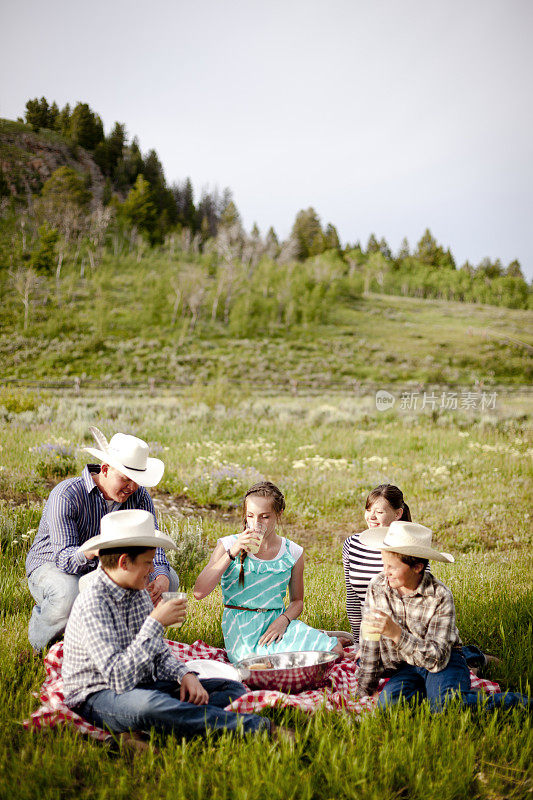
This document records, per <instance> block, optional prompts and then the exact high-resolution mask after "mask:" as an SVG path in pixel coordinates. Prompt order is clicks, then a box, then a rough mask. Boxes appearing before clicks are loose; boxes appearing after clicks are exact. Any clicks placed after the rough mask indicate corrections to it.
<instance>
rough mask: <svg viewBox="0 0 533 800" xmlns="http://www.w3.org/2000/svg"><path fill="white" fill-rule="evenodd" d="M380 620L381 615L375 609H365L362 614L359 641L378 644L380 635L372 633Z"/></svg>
mask: <svg viewBox="0 0 533 800" xmlns="http://www.w3.org/2000/svg"><path fill="white" fill-rule="evenodd" d="M380 620H381V615H380V613H379V611H377V610H376V609H367V610H366V611H365V612H364V613H363V619H362V622H361V639H365V640H366V641H367V642H379V640H380V637H381V634H380V633H376V632H374V630H373V628H374V627H375V624H376V622H378V621H380Z"/></svg>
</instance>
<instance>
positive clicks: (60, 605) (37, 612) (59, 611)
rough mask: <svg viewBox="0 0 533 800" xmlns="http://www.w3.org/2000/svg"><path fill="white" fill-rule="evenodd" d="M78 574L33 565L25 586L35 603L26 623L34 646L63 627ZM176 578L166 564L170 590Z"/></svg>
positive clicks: (174, 588) (175, 587)
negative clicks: (35, 567) (34, 567)
mask: <svg viewBox="0 0 533 800" xmlns="http://www.w3.org/2000/svg"><path fill="white" fill-rule="evenodd" d="M80 577H81V575H67V573H66V572H61V570H60V569H58V568H57V567H56V566H55V564H52V563H45V564H41V566H40V567H37V569H35V570H34V571H33V572H32V573H31V575H30V576H29V578H28V588H29V590H30V592H31V595H32V597H33V599H34V600H35V603H36V605H35V606H34V608H33V611H32V614H31V617H30V622H29V625H28V639H29V640H30V644H31V646H32V647H34V648H35V649H36V650H42V649H43V648H44V647H46V645H47V644H49V643H50V642H51V641H52V640H53V639H55V637H56V636H58V635H59V634H61V633H63V631H64V630H65V627H66V624H67V620H68V618H69V615H70V611H71V609H72V606H73V604H74V600H75V599H76V597H77V596H78V583H79V580H80ZM179 584H180V582H179V578H178V576H177V575H176V573H175V571H174V570H173V569H172V567H170V586H169V590H170V591H171V592H177V590H178V588H179Z"/></svg>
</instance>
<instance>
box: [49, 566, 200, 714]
mask: <svg viewBox="0 0 533 800" xmlns="http://www.w3.org/2000/svg"><path fill="white" fill-rule="evenodd" d="M153 610H154V607H153V605H152V601H151V599H150V595H149V594H148V592H147V591H146V590H145V589H142V590H140V591H139V590H136V589H124V588H122V587H121V586H119V585H118V584H116V583H115V582H114V581H113V580H111V578H110V577H109V576H108V575H107V573H106V572H105V571H104V570H98V577H97V579H95V581H94V583H92V584H91V585H90V587H89V588H88V589H87V590H86V591H85V592H82V594H80V595H78V597H77V598H76V600H75V601H74V605H73V607H72V611H71V614H70V617H69V620H68V622H67V627H66V630H65V640H64V645H63V667H62V677H63V685H64V691H65V703H66V704H67V706H69V707H70V708H74V707H75V706H78V705H79V704H80V703H82V702H83V701H84V700H86V699H87V697H89V695H91V694H93V693H94V692H100V691H102V690H103V689H112V690H113V691H114V692H116V693H117V694H122V693H123V692H128V691H131V690H132V689H134V688H135V687H136V686H137V685H138V684H140V683H147V682H150V681H155V680H167V681H176V685H177V684H179V683H181V679H182V678H183V676H184V675H185V674H186V673H187V672H190V670H189V669H188V668H187V667H186V665H185V664H183V663H182V662H181V661H178V660H177V659H176V658H175V657H174V656H173V655H172V653H171V652H170V649H169V647H168V645H167V644H166V643H165V642H164V640H163V632H164V628H163V626H162V625H161V623H160V622H158V621H157V620H156V619H154V618H153V617H151V616H150V613H151V612H152V611H153Z"/></svg>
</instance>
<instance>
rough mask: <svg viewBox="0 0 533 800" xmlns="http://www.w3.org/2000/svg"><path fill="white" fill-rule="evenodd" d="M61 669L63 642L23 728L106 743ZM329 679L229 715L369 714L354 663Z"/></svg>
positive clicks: (193, 654)
mask: <svg viewBox="0 0 533 800" xmlns="http://www.w3.org/2000/svg"><path fill="white" fill-rule="evenodd" d="M167 644H168V646H169V647H170V649H171V651H172V653H173V654H174V655H175V656H176V658H178V659H179V660H180V661H192V660H193V659H196V658H209V659H213V660H215V661H222V662H224V663H229V660H228V657H227V655H226V651H225V650H222V649H220V648H217V647H211V646H210V645H208V644H205V642H202V641H196V642H194V644H182V643H181V642H172V641H168V640H167ZM345 649H346V650H347V652H348V653H349V652H350V651H353V650H354V648H345ZM62 664H63V642H58V643H57V644H55V645H54V646H53V647H51V648H50V650H49V651H48V655H47V656H46V658H45V660H44V665H45V669H46V680H45V682H44V683H43V685H42V686H41V691H40V693H39V694H36V695H35V696H36V697H39V698H40V700H41V706H40V707H39V708H38V709H37V711H34V712H33V714H32V715H31V717H30V718H29V719H26V720H24V722H23V725H24V727H25V728H27V729H30V728H36V729H39V730H40V729H42V728H46V727H55V726H57V725H64V724H67V725H73V726H74V727H76V728H77V729H78V730H79V731H80V732H81V733H85V734H87V735H89V736H92V737H93V738H95V739H100V740H104V739H107V738H108V737H109V734H108V733H106V732H105V731H103V730H101V729H100V728H95V727H94V726H93V725H90V724H89V723H88V722H86V721H85V720H84V719H82V718H81V717H80V716H78V714H76V713H75V712H74V711H72V710H71V709H70V708H68V707H67V706H66V705H65V702H64V694H63V680H62V677H61V667H62ZM330 679H331V682H330V684H329V685H328V686H326V687H324V688H322V689H313V690H310V691H305V692H300V693H298V694H286V693H284V692H279V691H274V690H268V689H261V690H258V691H251V690H250V691H248V692H246V694H243V695H242V696H241V697H239V698H238V699H237V700H235V701H234V702H233V703H231V705H229V706H228V709H231V710H232V711H239V712H241V713H250V712H258V711H261V709H263V708H267V707H272V706H277V707H278V708H298V709H300V710H301V711H308V712H313V711H318V710H319V709H326V710H328V711H336V710H339V711H341V710H342V711H349V712H350V713H352V714H356V715H360V714H363V713H364V712H366V711H370V710H371V709H372V708H374V706H375V704H376V698H375V697H364V698H361V697H359V696H358V688H357V666H356V664H355V661H352V660H348V659H344V660H343V661H339V662H338V663H336V664H335V665H334V667H333V669H332V670H331V672H330ZM470 680H471V686H472V689H479V690H483V691H485V692H489V693H492V692H498V691H499V690H500V687H499V686H498V684H497V683H493V682H492V681H488V680H485V679H482V678H478V677H477V676H476V675H474V674H473V673H470ZM384 684H385V681H382V682H381V683H380V686H379V688H380V689H381V687H382V686H383V685H384Z"/></svg>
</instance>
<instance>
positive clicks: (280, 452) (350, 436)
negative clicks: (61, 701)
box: [0, 373, 533, 800]
mask: <svg viewBox="0 0 533 800" xmlns="http://www.w3.org/2000/svg"><path fill="white" fill-rule="evenodd" d="M262 374H264V373H262ZM389 388H390V389H391V392H396V393H397V394H399V393H398V388H397V387H395V386H394V385H390V386H389ZM529 402H530V398H529V395H528V394H527V391H526V390H522V391H520V392H518V391H516V390H514V391H509V390H507V391H504V390H503V389H498V392H497V402H496V406H495V408H488V409H485V410H484V411H481V410H480V409H479V407H478V408H477V409H472V410H467V409H461V408H459V409H457V410H453V409H440V410H435V409H432V408H430V407H426V408H425V409H423V410H422V409H420V408H418V409H410V410H402V409H401V408H400V407H399V406H400V402H399V399H398V401H397V403H396V404H395V407H394V408H393V409H392V410H390V411H386V412H379V411H377V410H376V405H375V393H374V390H372V391H371V390H368V391H367V392H360V393H358V394H355V393H353V394H352V393H350V394H348V393H344V394H339V393H338V392H337V393H331V394H329V395H328V394H322V395H321V396H320V397H315V396H309V395H307V396H306V395H302V394H296V395H294V394H289V395H282V394H280V393H277V394H276V393H275V392H273V391H271V392H263V391H261V389H260V387H259V389H258V388H257V387H254V388H253V389H252V388H251V387H249V388H248V389H247V391H245V392H243V393H242V394H241V393H238V392H237V393H235V392H232V391H230V390H229V389H228V386H224V385H223V384H219V385H218V386H217V384H216V382H215V383H214V384H213V385H212V386H211V387H208V388H206V390H205V391H203V392H200V389H199V388H198V386H196V387H195V386H192V387H191V388H190V389H189V390H187V391H183V392H182V393H181V395H179V396H176V395H175V394H172V393H170V392H168V393H166V394H165V393H155V394H154V396H152V397H148V398H147V397H146V396H145V395H140V394H137V393H135V392H133V391H130V392H129V393H126V394H123V395H121V396H120V397H119V396H118V395H117V394H113V393H106V392H105V391H103V390H101V391H98V392H96V391H95V392H89V393H85V392H84V391H83V387H82V392H81V394H79V395H72V394H68V393H61V392H57V391H55V392H52V391H50V390H40V391H37V390H36V391H29V390H26V391H23V390H20V389H9V390H4V392H3V394H2V396H1V397H0V415H1V418H2V426H1V428H0V447H1V449H0V467H1V468H0V497H1V500H0V538H1V546H2V553H1V561H0V597H1V601H2V606H1V607H2V612H1V614H2V616H1V620H0V624H1V626H2V637H1V644H0V648H1V649H0V666H1V670H2V676H3V690H2V695H1V700H0V703H1V711H0V720H1V727H2V733H1V741H0V797H2V798H4V797H6V798H7V797H16V798H26V797H28V798H30V797H31V798H34V797H36V796H38V797H42V798H54V799H55V798H70V797H72V798H74V797H81V798H83V797H91V798H92V797H101V798H105V797H114V798H115V797H116V798H122V797H124V798H143V799H144V798H148V797H153V796H158V797H161V798H172V799H173V800H176V798H184V799H185V798H186V800H191V798H204V797H209V798H239V799H240V798H242V800H245V799H247V798H263V797H264V798H267V797H268V798H278V797H279V798H317V800H318V798H320V800H322V798H338V797H343V798H344V797H346V798H376V799H377V798H380V800H384V798H387V800H388V798H521V797H527V796H530V795H531V793H532V792H533V770H532V766H531V765H532V761H533V759H532V755H533V752H532V751H533V748H532V745H533V729H532V726H531V720H530V718H529V717H528V716H526V715H525V714H523V713H519V712H513V713H508V714H502V713H497V714H492V715H485V714H481V715H479V716H475V715H472V714H471V713H470V712H463V711H461V710H460V709H459V708H453V709H451V710H450V711H449V712H447V713H446V714H443V715H441V716H439V717H435V718H430V717H429V715H428V712H427V709H426V708H424V707H422V708H420V709H418V710H416V711H411V710H409V709H405V708H400V709H396V710H394V711H393V712H392V713H390V714H384V715H369V716H367V717H365V718H364V719H362V720H360V721H358V720H356V719H354V718H352V717H350V716H349V715H344V714H331V713H330V714H328V713H319V714H317V715H314V716H313V717H307V716H303V715H301V714H295V713H294V712H293V713H282V712H276V711H273V712H266V713H268V714H269V715H270V716H271V717H272V718H273V719H275V720H277V721H281V722H286V723H287V724H289V725H291V726H293V727H294V728H295V729H296V731H297V740H296V744H295V747H294V749H293V750H291V749H290V748H289V747H288V746H287V745H284V744H277V745H272V744H270V743H269V742H268V741H266V740H265V739H258V740H254V741H249V742H240V741H235V740H233V739H231V738H229V737H222V738H221V739H219V740H216V741H215V740H210V741H208V742H200V741H197V742H192V743H183V742H177V741H174V740H169V741H168V742H167V743H166V745H164V746H163V747H162V749H161V752H160V754H159V755H156V754H153V753H152V754H147V755H143V756H141V757H138V758H137V759H136V760H135V761H134V763H128V762H127V761H126V760H125V759H123V758H113V757H111V756H110V755H109V753H108V752H107V750H106V749H105V748H104V746H102V745H99V744H96V743H95V742H92V741H88V740H84V739H82V738H80V737H78V736H76V735H75V734H74V733H73V732H71V731H69V730H61V731H59V730H57V731H48V732H45V733H43V734H36V733H33V734H32V733H28V732H26V731H25V730H23V729H22V727H21V725H20V722H21V720H22V719H24V718H25V717H27V716H28V714H29V713H31V711H32V710H34V708H35V707H36V706H37V703H38V701H37V700H36V699H35V698H34V697H32V692H35V691H38V688H39V685H40V684H41V682H42V680H43V677H44V669H43V666H42V663H41V662H40V661H37V662H33V661H31V660H27V659H26V657H25V654H26V653H27V647H28V643H27V638H26V627H27V621H28V617H29V614H30V611H31V605H32V603H31V598H30V596H29V593H28V591H27V587H26V584H25V580H24V568H23V565H24V558H25V554H26V552H27V550H28V547H29V543H30V541H31V538H32V536H33V534H32V530H34V529H35V528H36V527H37V524H38V520H39V517H40V513H41V510H42V504H43V501H44V499H45V498H46V496H47V495H48V493H49V491H50V488H51V486H52V485H53V484H54V483H55V482H57V481H58V480H60V479H61V477H63V476H65V475H66V474H76V473H77V472H79V471H80V470H81V468H82V466H83V464H84V463H85V458H84V456H83V453H82V452H81V451H80V448H81V447H82V446H83V445H86V444H88V443H89V434H88V426H89V425H90V424H96V425H98V427H100V428H101V429H102V430H103V431H104V432H105V433H106V434H107V435H108V436H109V435H111V434H112V433H113V432H114V431H116V430H124V431H126V432H135V433H139V434H141V435H142V436H143V437H144V438H145V439H146V440H148V441H149V442H150V443H151V446H152V451H153V454H156V455H159V456H160V457H162V458H163V459H164V460H165V462H166V465H167V468H166V472H165V476H164V478H163V481H162V482H161V484H160V485H159V487H158V488H157V490H156V491H155V492H153V494H154V496H155V500H156V504H157V508H158V512H159V513H160V514H161V515H162V519H166V520H169V519H170V518H171V519H173V520H174V521H175V524H177V525H178V526H182V527H183V528H185V527H186V526H187V520H191V519H192V520H201V527H202V531H203V533H202V537H203V539H204V541H205V543H206V546H207V549H210V548H211V547H212V545H213V544H214V542H215V540H216V538H218V537H219V536H221V535H224V534H226V533H229V532H231V531H233V530H234V529H235V525H236V524H237V504H238V501H239V498H240V497H241V496H242V494H243V492H244V490H245V489H246V488H247V486H248V485H249V484H250V483H251V482H253V481H254V480H255V479H256V478H257V477H259V476H264V477H266V478H270V479H272V480H274V481H275V482H277V483H278V484H279V485H280V487H281V488H282V489H283V490H284V492H285V494H286V497H287V513H286V519H285V523H284V531H285V533H286V535H288V536H289V537H292V538H294V539H295V540H296V541H298V542H300V543H301V544H303V545H305V546H306V552H307V556H308V558H307V566H306V605H305V610H304V614H303V619H304V620H306V621H307V622H309V623H310V624H312V625H315V626H319V627H327V628H330V629H332V628H335V629H337V628H340V629H346V627H347V624H348V623H347V618H346V613H345V590H344V580H343V575H342V567H341V544H342V540H343V539H344V538H345V537H346V536H347V535H349V534H350V533H351V532H353V531H354V530H361V529H363V527H364V520H363V513H362V512H363V505H364V498H365V497H366V494H367V493H368V491H369V490H370V489H371V488H372V487H373V486H374V485H376V484H378V483H381V482H384V481H391V482H393V483H397V484H398V485H399V486H400V487H401V488H402V489H403V491H404V494H405V497H406V500H407V502H408V503H409V505H410V508H411V511H412V514H413V518H414V519H415V520H416V521H419V522H422V523H424V524H426V525H428V526H429V527H431V528H432V529H433V530H434V531H435V532H436V535H437V538H438V542H439V544H440V545H442V547H443V548H445V549H447V550H450V551H451V552H453V553H454V554H455V555H456V556H457V564H456V565H438V567H437V569H436V572H437V575H438V577H440V578H442V579H443V580H444V581H445V582H446V583H447V584H448V585H449V586H450V587H451V588H452V589H453V591H454V595H455V598H456V605H457V614H458V624H459V628H460V632H461V635H462V636H463V639H464V640H465V641H467V642H469V643H475V644H478V645H479V646H480V647H481V648H482V649H484V650H485V651H488V652H491V653H495V654H497V655H499V656H500V657H501V659H502V663H501V665H499V666H498V667H496V668H493V670H492V672H490V673H489V675H490V677H492V678H494V679H497V680H498V681H499V682H500V684H501V686H502V687H503V688H509V689H517V690H522V691H525V692H530V691H531V688H532V686H533V647H532V645H533V641H532V639H533V634H532V629H533V613H532V608H533V603H532V601H533V591H532V588H531V580H530V576H531V570H532V567H533V557H532V556H531V553H530V548H531V541H532V537H531V518H530V509H531V506H532V503H531V499H532V498H531V481H530V478H531V470H530V467H531V454H532V443H531V428H530V418H529V415H528V406H529ZM195 525H196V527H198V526H199V525H200V522H199V521H198V522H197V523H195ZM199 550H200V551H201V548H199ZM204 552H205V551H204ZM182 557H183V562H182V563H183V566H182V568H181V569H180V572H181V577H182V580H183V583H184V584H185V586H186V587H187V588H188V589H189V590H190V589H191V588H192V584H193V582H194V578H195V576H196V574H197V573H198V571H199V570H200V569H201V567H202V565H203V561H202V560H200V561H197V562H195V560H194V559H192V560H191V559H189V560H188V561H187V559H186V553H184V554H183V556H182ZM198 557H199V558H200V557H201V552H200V553H199V556H198ZM189 609H190V617H189V619H188V621H187V622H186V623H185V625H184V626H183V628H181V629H180V632H179V636H180V638H181V639H182V640H184V641H187V642H192V641H194V640H195V639H198V638H201V639H203V640H205V641H207V642H209V643H211V644H215V645H221V644H222V634H221V628H220V616H221V604H220V596H219V595H218V594H217V593H214V594H213V595H212V596H210V598H209V599H208V600H205V601H202V602H198V601H195V600H194V599H192V597H191V599H190V603H189ZM169 635H170V636H171V638H172V637H173V635H174V638H176V637H177V635H178V634H177V631H172V630H170V631H169Z"/></svg>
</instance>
